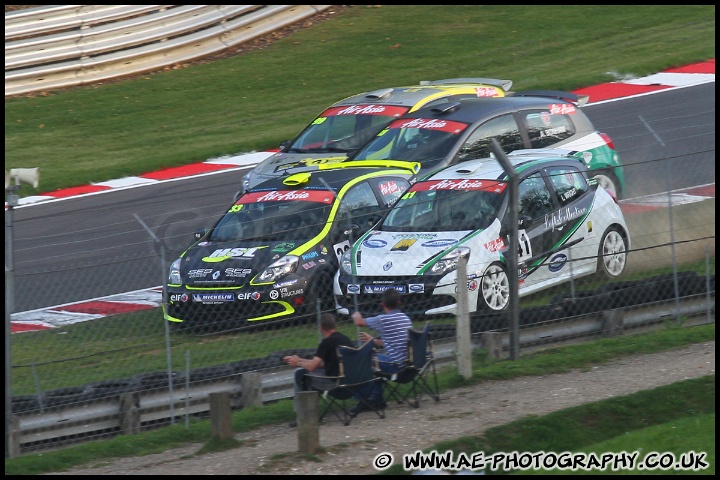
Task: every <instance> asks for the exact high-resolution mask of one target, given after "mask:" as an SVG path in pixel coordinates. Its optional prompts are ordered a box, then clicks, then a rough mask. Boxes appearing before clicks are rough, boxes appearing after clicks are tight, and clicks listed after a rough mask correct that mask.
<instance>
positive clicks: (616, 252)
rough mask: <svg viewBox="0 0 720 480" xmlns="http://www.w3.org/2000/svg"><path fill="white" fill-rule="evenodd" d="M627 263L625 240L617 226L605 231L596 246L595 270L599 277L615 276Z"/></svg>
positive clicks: (618, 274) (620, 272)
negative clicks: (597, 246)
mask: <svg viewBox="0 0 720 480" xmlns="http://www.w3.org/2000/svg"><path fill="white" fill-rule="evenodd" d="M626 264H627V240H626V237H625V235H624V232H622V231H620V229H618V228H617V227H610V228H609V229H607V230H606V231H605V233H604V234H603V236H602V241H601V242H600V247H599V248H598V264H597V271H598V273H599V274H600V276H601V277H604V278H617V277H619V276H620V275H621V274H622V273H623V271H625V265H626Z"/></svg>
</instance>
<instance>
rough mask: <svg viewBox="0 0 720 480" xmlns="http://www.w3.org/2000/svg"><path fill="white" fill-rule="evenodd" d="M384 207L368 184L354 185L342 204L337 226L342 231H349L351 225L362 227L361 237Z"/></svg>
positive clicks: (358, 233)
mask: <svg viewBox="0 0 720 480" xmlns="http://www.w3.org/2000/svg"><path fill="white" fill-rule="evenodd" d="M382 209H383V207H382V206H381V205H380V204H379V203H378V200H377V198H376V197H375V193H374V192H373V190H372V187H371V186H370V184H369V183H368V182H362V183H359V184H357V185H354V186H353V187H352V188H350V190H349V191H348V192H347V193H346V194H345V196H344V198H343V199H342V201H341V202H340V209H339V211H338V220H337V222H336V223H337V226H338V228H339V229H340V230H349V229H350V226H351V225H357V226H358V227H360V230H359V232H357V233H356V234H355V237H356V238H357V235H360V234H362V233H364V232H366V231H368V230H369V229H370V227H371V226H372V225H373V224H374V222H372V223H370V222H371V220H372V217H373V215H375V216H378V215H379V214H380V212H381V211H382Z"/></svg>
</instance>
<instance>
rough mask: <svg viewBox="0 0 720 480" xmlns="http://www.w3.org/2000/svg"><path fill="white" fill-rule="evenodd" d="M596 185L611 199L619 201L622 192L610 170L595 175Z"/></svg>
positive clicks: (618, 182)
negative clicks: (608, 194)
mask: <svg viewBox="0 0 720 480" xmlns="http://www.w3.org/2000/svg"><path fill="white" fill-rule="evenodd" d="M595 179H596V180H597V181H598V184H599V185H600V186H601V187H603V188H604V189H605V190H607V191H608V193H610V194H611V195H612V196H613V197H615V198H616V199H618V200H620V198H621V195H622V191H621V189H620V181H619V180H618V178H617V177H616V176H615V174H614V173H612V172H611V171H610V170H601V171H600V172H598V173H597V174H595Z"/></svg>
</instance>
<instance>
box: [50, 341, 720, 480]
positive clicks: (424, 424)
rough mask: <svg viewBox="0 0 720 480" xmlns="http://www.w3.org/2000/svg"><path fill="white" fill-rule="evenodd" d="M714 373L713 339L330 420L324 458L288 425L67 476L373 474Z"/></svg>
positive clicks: (322, 433)
mask: <svg viewBox="0 0 720 480" xmlns="http://www.w3.org/2000/svg"><path fill="white" fill-rule="evenodd" d="M713 373H715V342H714V341H712V342H705V343H700V344H695V345H691V346H689V347H686V348H682V349H679V350H672V351H668V352H663V353H655V354H648V355H636V356H632V357H626V358H623V359H620V360H616V361H613V362H611V363H608V364H606V365H601V366H597V367H593V368H592V369H590V370H588V371H580V370H576V371H572V372H570V373H564V374H553V375H546V376H543V377H523V378H517V379H513V380H500V381H492V382H485V383H482V384H480V385H475V386H472V387H466V388H460V389H455V390H450V391H445V392H441V393H442V399H441V401H440V402H439V403H435V402H433V401H432V400H427V399H426V400H425V401H424V402H423V403H422V404H421V406H420V408H418V409H413V408H411V407H407V406H404V405H395V404H393V405H390V406H388V409H387V411H386V418H385V419H384V420H381V419H379V418H378V417H377V416H376V415H375V414H373V413H363V414H361V415H360V416H358V417H357V418H355V419H354V420H353V422H352V423H351V424H350V426H348V427H346V426H343V425H342V424H340V423H339V422H338V421H337V420H336V419H331V420H325V421H324V423H323V424H322V425H321V426H320V444H321V445H322V446H323V447H324V448H325V449H326V452H325V453H322V454H320V455H319V457H320V459H321V461H320V462H314V461H310V460H306V459H303V458H302V456H300V455H299V454H297V447H298V439H297V431H296V429H291V428H289V427H287V426H286V425H285V424H283V425H278V426H271V427H264V428H261V429H258V430H255V431H252V432H245V433H242V434H237V435H236V436H235V438H236V439H237V440H240V441H242V442H243V443H244V445H243V446H241V447H238V448H236V449H232V450H229V451H226V452H221V453H213V454H207V455H197V456H194V455H193V454H194V453H195V452H197V451H198V449H199V448H200V447H201V445H192V446H189V447H185V448H179V449H173V450H168V451H166V452H164V453H162V454H157V455H148V456H144V457H133V458H126V459H122V460H117V461H114V462H111V463H107V464H102V465H100V464H98V465H96V466H94V467H93V468H81V469H74V470H71V471H68V472H63V473H62V474H63V475H108V474H110V475H252V474H258V475H270V474H281V475H282V474H284V475H309V474H316V475H317V474H321V475H353V474H373V473H376V470H375V469H374V468H373V466H372V461H373V459H374V458H375V456H376V455H377V454H379V453H381V452H390V453H392V454H393V455H394V457H395V461H396V463H397V462H398V460H399V459H401V458H402V455H403V454H408V453H413V452H415V451H416V450H418V449H423V448H428V447H431V446H432V445H434V444H435V443H437V442H439V441H442V440H450V439H454V438H458V437H460V436H463V435H478V434H480V433H481V432H483V431H484V430H485V429H487V428H489V427H494V426H496V425H502V424H504V423H508V422H510V421H513V420H516V419H519V418H522V417H524V416H526V415H531V414H532V415H543V414H546V413H550V412H553V411H556V410H560V409H563V408H567V407H572V406H576V405H581V404H583V403H587V402H592V401H595V400H602V399H605V398H609V397H614V396H619V395H626V394H630V393H633V392H637V391H640V390H646V389H650V388H654V387H658V386H661V385H667V384H670V383H675V382H678V381H681V380H685V379H688V378H697V377H701V376H704V375H709V374H713ZM428 432H431V433H430V434H428ZM468 453H472V452H468Z"/></svg>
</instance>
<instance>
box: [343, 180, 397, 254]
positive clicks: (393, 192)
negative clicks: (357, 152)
mask: <svg viewBox="0 0 720 480" xmlns="http://www.w3.org/2000/svg"><path fill="white" fill-rule="evenodd" d="M408 188H410V183H409V182H408V180H407V179H405V178H403V177H400V176H397V177H395V176H387V177H385V176H378V177H371V178H368V179H367V180H364V181H362V182H359V183H356V184H355V185H353V186H352V187H350V189H348V191H347V192H345V194H344V195H343V197H342V199H341V200H340V205H339V208H338V217H337V220H336V221H335V224H334V226H333V229H334V230H335V232H334V235H333V238H334V241H333V242H334V243H333V247H334V250H335V254H336V255H337V257H338V260H339V259H340V257H341V256H342V254H343V253H345V251H347V250H348V249H349V248H350V245H352V243H353V242H354V241H355V240H356V239H358V238H359V237H360V236H361V235H362V234H364V233H365V232H367V231H368V230H369V229H370V228H371V227H372V226H373V225H374V224H375V223H377V221H378V220H380V218H382V216H383V215H384V214H385V213H386V212H387V211H388V210H389V209H390V207H391V206H392V205H394V204H395V202H396V201H397V199H398V198H400V196H401V195H402V194H403V193H405V191H406V190H407V189H408Z"/></svg>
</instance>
